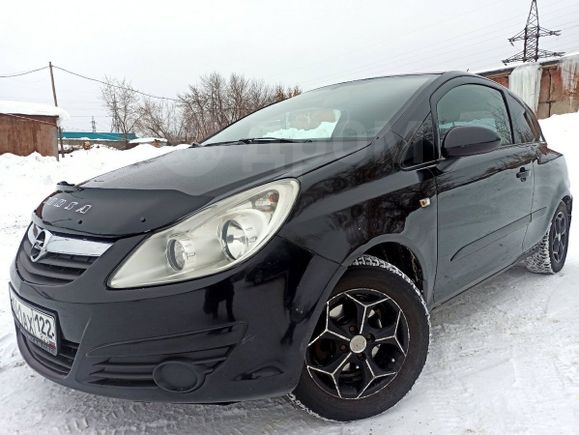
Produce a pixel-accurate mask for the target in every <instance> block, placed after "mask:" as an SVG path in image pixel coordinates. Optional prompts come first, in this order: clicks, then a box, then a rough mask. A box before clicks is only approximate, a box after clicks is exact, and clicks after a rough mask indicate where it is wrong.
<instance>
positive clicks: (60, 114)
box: [0, 100, 70, 120]
mask: <svg viewBox="0 0 579 435" xmlns="http://www.w3.org/2000/svg"><path fill="white" fill-rule="evenodd" d="M0 113H2V114H8V115H29V116H35V115H36V116H54V117H57V118H59V119H60V120H63V119H69V118H70V117H69V116H68V113H67V112H66V110H64V109H61V108H60V107H56V106H50V105H48V104H40V103H27V102H24V101H9V100H0Z"/></svg>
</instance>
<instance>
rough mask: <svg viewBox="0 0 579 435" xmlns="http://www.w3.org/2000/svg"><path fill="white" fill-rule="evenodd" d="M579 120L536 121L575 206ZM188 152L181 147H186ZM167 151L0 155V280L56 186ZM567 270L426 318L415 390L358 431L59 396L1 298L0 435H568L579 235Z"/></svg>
mask: <svg viewBox="0 0 579 435" xmlns="http://www.w3.org/2000/svg"><path fill="white" fill-rule="evenodd" d="M578 125H579V113H575V114H569V115H560V116H553V117H552V118H550V119H548V120H545V121H543V122H542V126H543V128H544V132H545V136H546V137H547V139H548V140H549V142H550V144H551V146H552V147H553V148H555V149H558V150H560V151H563V152H565V153H566V155H567V158H568V163H569V166H570V168H571V170H570V174H571V176H572V177H573V185H574V189H575V194H576V197H577V196H579V192H577V188H578V186H579V175H578V174H579V127H578ZM184 146H187V145H184ZM171 150H172V148H168V147H163V148H155V147H153V146H149V145H141V146H138V147H136V148H133V149H132V150H129V151H116V150H110V149H103V148H101V149H92V150H90V151H78V152H75V153H74V154H73V155H72V157H70V156H66V157H65V158H64V159H62V160H61V161H60V162H59V163H57V162H55V160H54V159H53V158H46V157H40V156H39V155H37V154H33V155H31V156H28V157H17V156H14V155H2V156H0V204H2V206H1V207H0V265H2V266H1V267H0V281H1V282H4V283H6V282H7V281H8V279H9V277H8V266H9V264H10V262H11V261H12V258H13V256H14V254H15V252H16V249H17V246H18V243H19V241H20V238H21V237H22V235H23V233H24V230H25V228H26V226H27V224H28V221H29V217H30V213H31V210H32V209H33V208H34V207H35V206H36V204H37V203H38V202H39V201H40V200H41V199H42V198H43V197H44V196H45V195H46V194H47V193H48V192H50V191H51V190H52V189H53V188H54V184H55V183H56V182H58V181H61V180H68V181H70V182H80V181H82V180H84V179H86V178H88V177H91V176H93V175H97V174H99V173H102V172H104V171H107V170H111V169H114V168H117V167H120V166H123V165H126V164H128V163H131V162H134V161H138V160H141V159H145V158H149V157H153V156H155V155H159V154H162V153H165V152H169V151H171ZM577 221H578V220H577V219H576V220H575V224H574V226H575V228H574V229H573V231H572V234H573V240H572V244H571V251H570V253H569V258H568V263H567V266H566V267H565V269H564V270H563V271H562V273H560V274H559V275H556V276H538V275H533V274H530V273H528V272H527V271H526V270H524V269H522V268H515V269H512V270H510V271H508V272H506V273H504V274H502V275H500V276H498V277H496V278H494V279H492V280H491V281H488V282H486V283H484V284H482V285H479V286H477V287H476V288H473V289H471V290H469V291H468V292H465V293H463V294H462V295H460V296H459V297H457V298H455V299H454V300H452V301H451V302H450V303H448V304H446V305H444V306H442V307H440V308H438V309H436V310H434V311H433V313H432V316H431V320H432V345H431V349H430V354H429V357H428V361H427V363H426V366H425V368H424V371H423V373H422V375H421V377H420V378H419V380H418V382H417V383H416V385H415V387H414V388H413V390H412V391H411V392H410V393H409V394H408V396H407V397H406V398H405V399H403V400H402V402H400V403H399V404H398V405H397V406H395V407H394V408H393V409H391V410H390V411H388V412H386V413H385V414H383V415H381V416H378V417H375V418H372V419H368V420H365V421H360V422H356V423H348V424H337V423H327V422H323V421H319V420H317V419H315V418H313V417H311V416H310V415H308V414H306V413H304V412H301V411H299V410H297V409H294V408H293V407H292V406H290V405H289V404H288V403H287V402H286V401H285V400H284V399H283V398H277V399H271V400H259V401H251V402H245V403H239V404H233V405H229V406H203V405H172V404H161V403H137V402H130V401H121V400H117V399H110V398H103V397H98V396H93V395H90V394H85V393H81V392H77V391H73V390H69V389H67V388H65V387H62V386H59V385H56V384H54V383H52V382H50V381H48V380H46V379H44V378H42V376H40V375H38V374H36V373H35V372H34V371H33V370H32V369H30V368H28V367H27V366H26V365H25V363H24V362H23V361H22V359H21V357H20V355H19V353H18V350H17V346H16V342H15V337H14V331H13V321H12V318H11V314H10V308H9V302H8V294H7V292H6V291H4V292H3V294H1V295H0V422H1V424H0V434H12V433H23V434H36V433H47V434H53V433H54V434H58V433H78V432H81V431H85V432H89V433H146V434H157V433H199V434H230V433H236V434H290V433H291V434H294V433H295V434H301V433H303V434H306V433H310V434H315V433H319V432H324V433H336V434H338V433H340V434H349V435H356V434H359V435H367V434H382V433H394V434H396V433H408V434H411V433H417V434H432V433H434V434H441V433H452V434H459V433H460V434H469V433H489V434H506V433H528V434H548V435H551V434H553V433H557V434H572V433H578V431H579V316H578V315H577V313H578V311H579V292H578V291H577V282H579V227H577V224H576V222H577Z"/></svg>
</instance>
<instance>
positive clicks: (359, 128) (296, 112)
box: [204, 75, 434, 145]
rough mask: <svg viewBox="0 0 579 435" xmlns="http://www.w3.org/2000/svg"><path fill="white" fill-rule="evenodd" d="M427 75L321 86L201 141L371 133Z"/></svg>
mask: <svg viewBox="0 0 579 435" xmlns="http://www.w3.org/2000/svg"><path fill="white" fill-rule="evenodd" d="M433 78H434V76H432V75H420V76H395V77H384V78H378V79H370V80H360V81H355V82H349V83H342V84H338V85H332V86H326V87H324V88H320V89H316V90H313V91H310V92H306V93H304V94H301V95H298V96H297V97H293V98H290V99H288V100H285V101H282V102H280V103H276V104H273V105H271V106H268V107H266V108H264V109H261V110H258V111H257V112H255V113H253V114H251V115H248V116H247V117H245V118H243V119H241V120H240V121H238V122H236V123H234V124H232V125H230V126H229V127H226V128H225V129H223V130H222V131H220V132H219V133H217V134H216V135H214V136H213V137H211V138H210V139H208V140H207V141H205V142H204V145H210V144H213V143H220V142H234V141H239V140H241V139H246V140H247V139H251V138H257V139H259V138H266V139H270V140H272V139H274V138H277V139H286V140H296V141H309V140H311V141H314V140H360V139H371V138H373V137H374V136H376V134H377V133H378V132H379V131H380V130H381V129H382V128H383V127H384V126H385V125H386V123H387V122H388V121H390V120H391V119H392V117H393V116H394V115H395V114H396V112H398V111H399V110H400V109H401V108H402V106H403V105H404V103H405V102H406V101H407V100H408V99H409V98H410V97H411V96H412V95H413V94H414V93H415V92H416V91H417V90H418V89H419V88H420V87H421V86H422V85H424V84H425V83H426V82H428V81H430V80H432V79H433Z"/></svg>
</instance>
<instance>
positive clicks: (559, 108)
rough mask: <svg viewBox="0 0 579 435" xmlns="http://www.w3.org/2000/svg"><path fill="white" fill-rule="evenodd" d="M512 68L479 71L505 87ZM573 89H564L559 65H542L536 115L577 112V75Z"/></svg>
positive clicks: (578, 86) (541, 117)
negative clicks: (486, 71) (487, 71)
mask: <svg viewBox="0 0 579 435" xmlns="http://www.w3.org/2000/svg"><path fill="white" fill-rule="evenodd" d="M511 71H512V69H509V70H503V71H500V72H496V73H495V72H489V73H481V75H483V76H486V77H488V78H489V79H491V80H494V81H495V82H497V83H500V84H501V85H503V86H505V87H507V88H508V87H509V75H510V74H511ZM575 83H576V86H575V89H569V90H567V89H565V87H564V86H563V81H562V75H561V65H560V64H558V63H554V64H553V63H551V64H548V65H542V72H541V93H540V96H539V107H538V109H537V117H538V118H539V119H543V118H548V117H549V116H551V115H562V114H564V113H571V112H577V111H578V110H579V77H578V78H577V79H576V80H575Z"/></svg>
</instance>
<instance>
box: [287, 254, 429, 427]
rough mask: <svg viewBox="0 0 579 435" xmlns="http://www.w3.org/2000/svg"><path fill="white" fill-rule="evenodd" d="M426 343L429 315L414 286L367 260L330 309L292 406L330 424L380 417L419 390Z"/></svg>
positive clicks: (332, 300)
mask: <svg viewBox="0 0 579 435" xmlns="http://www.w3.org/2000/svg"><path fill="white" fill-rule="evenodd" d="M429 338H430V325H429V318H428V310H427V309H426V306H425V304H424V300H423V298H422V296H421V294H420V291H419V290H418V289H417V288H416V286H415V285H414V283H413V282H412V281H411V280H410V278H408V277H407V276H406V275H404V274H403V273H402V272H401V271H400V270H399V269H397V268H396V267H394V266H393V265H391V264H389V263H386V262H385V261H382V260H380V259H378V258H376V257H371V256H366V255H365V256H362V257H360V258H359V259H358V260H356V262H355V263H354V265H353V266H352V267H351V268H350V270H349V271H348V272H346V274H345V275H344V277H343V278H342V279H341V280H340V282H339V283H338V285H337V286H336V288H335V289H334V291H333V293H332V295H331V296H330V298H329V300H328V301H327V303H326V306H325V309H324V311H323V313H322V315H321V317H320V319H319V321H318V323H317V325H316V328H315V330H314V333H313V336H312V338H311V340H310V342H309V343H308V346H307V350H306V357H305V364H304V369H303V372H302V375H301V378H300V381H299V383H298V386H297V387H296V389H295V391H294V393H293V395H291V396H290V398H292V400H293V401H294V402H295V403H296V404H298V405H299V406H301V407H302V408H305V409H306V410H308V411H310V412H311V413H314V414H316V415H318V416H320V417H323V418H326V419H331V420H341V421H348V420H356V419H360V418H366V417H370V416H373V415H376V414H379V413H381V412H383V411H385V410H387V409H388V408H390V407H391V406H393V405H394V404H396V403H397V402H398V401H399V400H401V399H402V398H403V397H404V396H405V395H406V393H407V392H408V391H410V389H411V388H412V386H413V385H414V382H415V381H416V379H417V378H418V376H419V374H420V372H421V371H422V367H423V366H424V363H425V361H426V355H427V353H428V345H429Z"/></svg>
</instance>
